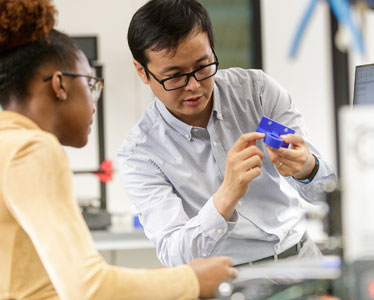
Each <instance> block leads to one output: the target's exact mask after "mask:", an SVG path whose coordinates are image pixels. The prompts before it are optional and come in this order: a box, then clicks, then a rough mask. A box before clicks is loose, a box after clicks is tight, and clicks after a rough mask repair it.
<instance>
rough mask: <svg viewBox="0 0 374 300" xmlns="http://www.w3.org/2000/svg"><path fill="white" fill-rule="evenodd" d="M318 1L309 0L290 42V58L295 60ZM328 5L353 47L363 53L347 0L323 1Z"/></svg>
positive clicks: (368, 0) (361, 38) (357, 28)
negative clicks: (349, 33) (350, 36)
mask: <svg viewBox="0 0 374 300" xmlns="http://www.w3.org/2000/svg"><path fill="white" fill-rule="evenodd" d="M318 1H321V0H310V2H309V4H308V6H307V8H306V10H305V12H304V14H303V16H302V18H301V20H300V23H299V26H298V28H297V30H296V32H295V35H294V38H293V40H292V44H291V49H290V53H289V57H290V58H295V56H296V53H297V50H298V48H299V45H300V42H301V38H302V35H303V33H304V32H305V29H306V27H307V25H308V23H309V22H310V19H311V17H312V15H313V12H314V11H315V8H316V6H317V3H318ZM325 1H327V3H328V4H329V5H330V8H331V10H332V12H333V14H334V15H335V17H336V19H337V20H338V22H339V23H340V24H342V25H343V26H345V27H346V28H347V29H348V30H349V31H350V32H351V35H352V40H353V45H354V46H355V47H356V48H357V49H358V50H359V51H360V53H361V54H364V53H365V47H364V41H363V37H362V33H361V31H360V28H359V27H358V25H357V24H356V23H355V22H354V20H353V17H352V14H351V9H350V2H349V0H325ZM366 2H367V3H368V4H371V3H373V0H366Z"/></svg>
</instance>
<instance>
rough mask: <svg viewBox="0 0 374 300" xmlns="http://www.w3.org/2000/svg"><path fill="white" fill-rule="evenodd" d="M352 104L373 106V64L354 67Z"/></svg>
mask: <svg viewBox="0 0 374 300" xmlns="http://www.w3.org/2000/svg"><path fill="white" fill-rule="evenodd" d="M353 104H354V105H363V104H364V105H370V104H374V64H368V65H360V66H356V72H355V84H354V95H353Z"/></svg>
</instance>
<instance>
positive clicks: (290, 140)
mask: <svg viewBox="0 0 374 300" xmlns="http://www.w3.org/2000/svg"><path fill="white" fill-rule="evenodd" d="M280 137H281V139H282V140H283V141H284V142H286V143H287V144H294V145H300V144H303V143H305V141H304V138H303V137H301V136H300V135H296V134H285V135H281V136H280Z"/></svg>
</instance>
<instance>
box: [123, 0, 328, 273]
mask: <svg viewBox="0 0 374 300" xmlns="http://www.w3.org/2000/svg"><path fill="white" fill-rule="evenodd" d="M128 43H129V46H130V49H131V51H132V54H133V56H134V65H135V68H136V70H137V72H138V74H139V77H140V78H141V80H142V81H143V82H144V83H145V84H149V86H150V88H151V89H152V91H153V93H154V95H155V96H156V97H155V100H154V101H153V102H152V103H151V105H150V106H149V107H148V108H147V110H146V111H145V113H144V115H143V117H142V118H141V120H140V121H139V123H138V124H137V125H135V127H134V128H133V129H132V130H131V132H130V134H129V136H128V137H127V138H126V140H125V141H124V143H123V144H122V146H121V148H120V150H119V154H118V157H119V169H120V172H121V177H122V179H123V182H124V186H125V188H126V190H127V192H128V193H129V196H130V199H131V200H132V202H133V203H134V205H135V207H136V209H137V210H138V212H139V216H140V219H141V222H142V224H143V225H144V229H145V233H146V235H147V236H148V238H150V239H151V240H152V241H153V242H154V243H155V245H156V247H157V254H158V257H159V259H160V260H161V262H162V263H163V264H165V265H170V266H172V265H179V264H182V263H186V262H189V261H190V260H191V259H193V258H194V257H207V256H215V255H228V256H231V257H233V258H234V262H235V264H242V263H247V262H256V261H259V260H263V259H277V258H278V257H286V256H290V255H299V256H315V255H320V252H319V250H318V248H317V247H316V246H315V245H314V243H313V241H312V240H311V239H310V238H308V236H307V235H306V234H305V231H306V220H305V215H304V210H303V208H302V207H301V202H300V201H301V199H302V198H304V199H306V200H307V201H310V202H312V203H313V202H315V201H317V200H318V199H319V197H320V196H321V194H322V193H323V185H324V184H325V183H326V181H329V180H335V174H334V171H333V168H332V167H331V166H330V164H328V163H327V162H326V161H324V160H323V159H322V158H321V156H320V154H319V153H318V151H317V150H316V149H315V147H313V146H312V144H311V143H310V141H309V139H308V136H307V134H306V129H305V127H304V123H303V119H302V116H301V114H300V113H299V112H298V111H297V109H296V108H295V105H294V103H293V102H292V100H291V99H290V97H289V95H288V94H287V92H286V91H285V90H284V89H283V88H282V87H281V86H279V85H278V84H277V83H276V82H275V81H274V80H273V79H271V78H270V77H269V76H267V75H266V74H264V73H263V72H262V71H259V70H243V69H240V68H233V69H228V70H219V71H218V72H217V67H218V58H217V56H216V54H215V52H214V38H213V30H212V25H211V22H210V19H209V16H208V13H207V11H206V10H205V9H204V7H202V6H201V4H200V3H199V2H197V1H196V0H151V1H149V2H147V3H146V4H145V5H144V6H143V7H141V8H140V9H139V10H138V11H137V12H136V13H135V15H134V16H133V19H132V21H131V24H130V27H129V31H128ZM263 115H266V116H267V117H269V118H271V119H273V120H275V121H277V122H280V123H282V124H284V125H286V126H288V127H291V128H293V129H294V130H295V131H296V134H294V135H293V134H290V135H284V136H282V139H283V140H284V141H285V142H287V143H289V144H290V148H289V149H285V148H281V149H273V148H271V147H266V146H265V144H264V143H263V141H262V139H263V138H264V135H263V134H261V133H257V132H255V131H256V128H257V126H258V123H259V121H260V119H261V117H262V116H263Z"/></svg>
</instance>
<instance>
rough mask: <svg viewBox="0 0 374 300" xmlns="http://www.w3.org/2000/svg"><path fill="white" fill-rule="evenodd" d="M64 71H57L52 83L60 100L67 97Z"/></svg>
mask: <svg viewBox="0 0 374 300" xmlns="http://www.w3.org/2000/svg"><path fill="white" fill-rule="evenodd" d="M62 77H63V76H62V73H61V72H60V71H56V72H54V73H53V75H52V79H51V84H52V89H53V92H54V93H55V96H56V99H57V100H59V101H65V100H66V99H67V93H66V86H65V81H63V80H62Z"/></svg>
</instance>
